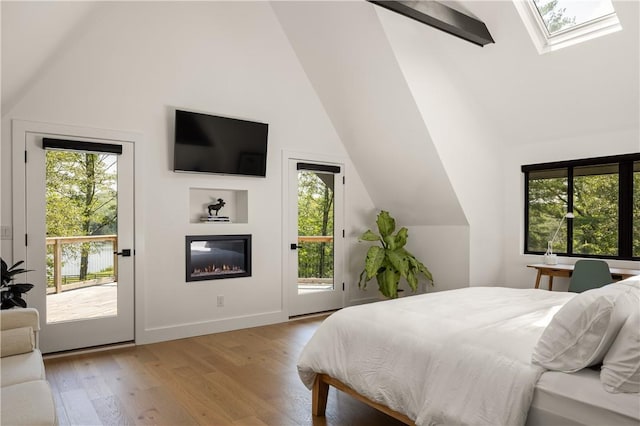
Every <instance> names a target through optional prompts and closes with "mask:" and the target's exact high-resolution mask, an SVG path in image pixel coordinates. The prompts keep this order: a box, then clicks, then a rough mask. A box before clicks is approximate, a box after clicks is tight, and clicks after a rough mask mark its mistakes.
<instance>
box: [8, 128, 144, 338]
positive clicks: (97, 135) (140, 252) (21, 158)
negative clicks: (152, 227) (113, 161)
mask: <svg viewBox="0 0 640 426" xmlns="http://www.w3.org/2000/svg"><path fill="white" fill-rule="evenodd" d="M30 133H43V134H50V135H59V136H60V137H65V136H67V137H74V138H88V139H104V140H111V141H120V142H129V143H132V144H133V148H134V159H133V179H134V188H133V226H134V234H133V240H134V247H135V256H133V257H132V261H133V262H134V267H133V269H134V274H133V275H134V276H133V281H134V282H133V286H134V301H133V335H134V342H137V341H138V339H139V338H140V336H141V332H143V331H144V325H143V324H144V323H143V319H144V311H143V309H144V304H143V303H141V301H143V300H144V281H143V275H142V269H143V268H139V267H137V265H140V264H141V263H140V262H143V260H144V247H143V241H144V239H143V236H144V229H143V221H142V220H140V212H139V209H137V208H136V206H137V205H139V203H140V202H141V200H140V194H143V191H142V190H141V188H142V186H141V185H142V182H141V179H140V175H141V174H142V173H140V171H141V170H140V169H141V165H142V162H141V161H140V160H139V155H138V156H136V155H135V148H136V146H138V147H139V146H140V142H141V141H142V135H141V134H139V133H134V132H128V131H120V130H110V129H98V128H91V127H82V126H73V125H66V124H56V123H45V122H37V121H27V120H19V119H12V120H11V141H12V155H11V166H12V192H13V194H12V226H13V241H12V252H13V253H12V256H13V261H14V262H15V261H17V260H26V259H27V247H26V245H25V235H26V233H27V215H26V205H27V204H26V201H27V200H26V194H27V192H26V191H27V187H26V182H27V181H26V172H27V168H26V162H25V155H26V154H25V143H26V140H27V135H28V134H30ZM25 268H28V265H26V266H25ZM25 296H26V300H27V304H29V293H27V294H25ZM43 320H46V319H42V318H41V321H43Z"/></svg>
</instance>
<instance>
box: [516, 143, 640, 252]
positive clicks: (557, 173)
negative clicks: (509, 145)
mask: <svg viewBox="0 0 640 426" xmlns="http://www.w3.org/2000/svg"><path fill="white" fill-rule="evenodd" d="M522 171H523V173H524V175H525V179H524V181H525V209H524V212H525V248H524V250H525V253H528V254H543V253H544V252H545V251H546V250H547V247H548V244H549V242H550V241H552V244H553V245H552V249H553V252H555V253H558V254H561V255H565V256H580V257H598V258H608V259H627V260H630V259H634V260H637V259H640V153H639V154H626V155H618V156H612V157H600V158H589V159H582V160H573V161H562V162H556V163H545V164H532V165H526V166H522ZM567 213H572V215H568V216H567ZM554 235H555V238H554Z"/></svg>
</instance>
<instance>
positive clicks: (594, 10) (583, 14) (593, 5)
mask: <svg viewBox="0 0 640 426" xmlns="http://www.w3.org/2000/svg"><path fill="white" fill-rule="evenodd" d="M533 3H534V4H535V6H536V9H537V10H538V12H539V13H540V16H541V17H542V20H543V21H544V25H545V27H546V28H547V31H548V32H549V34H554V33H557V32H559V31H561V30H565V29H569V28H572V27H575V26H577V25H581V24H584V23H586V22H589V21H593V20H595V19H598V18H602V17H603V16H607V15H610V14H612V13H614V12H615V10H614V9H613V5H612V4H611V0H588V1H587V0H534V2H533Z"/></svg>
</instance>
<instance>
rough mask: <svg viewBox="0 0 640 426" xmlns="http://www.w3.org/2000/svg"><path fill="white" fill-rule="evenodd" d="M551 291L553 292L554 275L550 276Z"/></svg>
mask: <svg viewBox="0 0 640 426" xmlns="http://www.w3.org/2000/svg"><path fill="white" fill-rule="evenodd" d="M549 291H553V275H549Z"/></svg>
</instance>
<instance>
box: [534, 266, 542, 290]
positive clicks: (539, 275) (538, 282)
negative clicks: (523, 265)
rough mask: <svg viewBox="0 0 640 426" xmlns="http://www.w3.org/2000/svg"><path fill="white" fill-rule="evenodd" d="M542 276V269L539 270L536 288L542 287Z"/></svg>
mask: <svg viewBox="0 0 640 426" xmlns="http://www.w3.org/2000/svg"><path fill="white" fill-rule="evenodd" d="M541 276H542V271H541V270H540V269H538V276H537V277H536V287H535V288H539V287H540V277H541Z"/></svg>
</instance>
